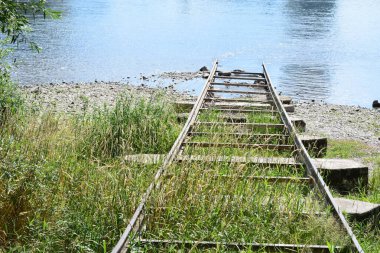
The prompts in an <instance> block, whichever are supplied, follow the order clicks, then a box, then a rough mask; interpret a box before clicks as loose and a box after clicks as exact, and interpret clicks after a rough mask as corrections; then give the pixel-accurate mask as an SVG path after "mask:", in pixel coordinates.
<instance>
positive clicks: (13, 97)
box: [0, 67, 23, 126]
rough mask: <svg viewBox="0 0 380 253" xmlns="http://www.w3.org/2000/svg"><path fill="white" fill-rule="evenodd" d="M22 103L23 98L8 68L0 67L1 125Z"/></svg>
mask: <svg viewBox="0 0 380 253" xmlns="http://www.w3.org/2000/svg"><path fill="white" fill-rule="evenodd" d="M22 105H23V100H22V98H21V96H20V93H19V90H18V88H17V87H16V85H15V84H14V83H13V82H12V81H11V79H10V75H9V72H8V70H7V69H2V68H1V67H0V126H1V125H2V124H3V123H4V122H5V121H6V120H7V118H8V117H9V116H10V115H12V114H14V113H15V112H16V111H17V110H18V109H19V108H20V107H21V106H22Z"/></svg>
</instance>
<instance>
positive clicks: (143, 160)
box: [124, 154, 165, 164]
mask: <svg viewBox="0 0 380 253" xmlns="http://www.w3.org/2000/svg"><path fill="white" fill-rule="evenodd" d="M164 158H165V155H163V154H137V155H126V156H125V157H124V161H125V162H126V163H140V164H158V163H159V162H161V161H163V159H164Z"/></svg>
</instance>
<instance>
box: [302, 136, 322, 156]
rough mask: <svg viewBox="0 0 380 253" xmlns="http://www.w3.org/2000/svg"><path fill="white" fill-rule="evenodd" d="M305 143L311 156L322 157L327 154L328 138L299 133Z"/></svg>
mask: <svg viewBox="0 0 380 253" xmlns="http://www.w3.org/2000/svg"><path fill="white" fill-rule="evenodd" d="M299 137H300V139H301V141H302V143H303V145H304V146H305V148H306V149H307V151H308V152H309V154H310V156H311V157H315V158H321V157H324V156H326V151H327V138H326V137H319V136H311V135H299Z"/></svg>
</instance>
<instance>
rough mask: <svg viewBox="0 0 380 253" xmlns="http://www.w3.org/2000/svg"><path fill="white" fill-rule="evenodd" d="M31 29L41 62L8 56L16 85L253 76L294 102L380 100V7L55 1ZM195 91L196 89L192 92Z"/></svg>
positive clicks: (343, 0)
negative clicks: (167, 75)
mask: <svg viewBox="0 0 380 253" xmlns="http://www.w3.org/2000/svg"><path fill="white" fill-rule="evenodd" d="M52 5H53V7H55V8H56V9H60V10H62V11H63V17H62V19H61V20H58V21H52V20H40V19H37V20H36V21H34V22H33V26H34V29H35V30H34V32H33V33H32V34H31V37H32V39H34V40H35V41H36V42H37V43H39V45H40V46H41V47H43V49H44V50H43V52H42V53H40V54H38V55H37V54H35V53H32V52H30V51H29V50H22V49H19V50H18V51H17V52H16V57H17V65H18V67H17V68H16V69H14V75H15V77H16V78H17V79H18V80H19V82H20V83H21V84H36V83H49V82H57V81H75V82H80V81H94V80H95V79H97V80H103V81H120V80H122V79H123V78H126V77H128V76H136V75H139V73H147V74H153V73H159V72H162V71H195V70H198V69H199V68H200V67H202V66H203V65H207V66H211V63H212V61H213V60H214V59H216V58H217V59H219V61H220V63H221V68H224V69H227V70H228V69H234V68H240V69H245V70H252V71H261V67H260V66H261V63H262V62H265V63H266V65H267V67H268V70H269V73H270V74H271V77H272V79H273V81H274V84H275V85H276V86H277V87H278V90H279V91H282V93H283V94H287V95H290V96H293V97H295V98H296V99H300V100H311V99H314V100H317V101H318V100H324V101H326V102H331V103H338V104H351V105H361V106H367V107H369V106H370V105H371V103H372V101H373V100H374V99H380V84H379V79H380V78H379V77H380V50H379V49H380V29H379V28H378V26H379V25H380V1H376V0H363V1H357V0H277V1H276V0H246V1H244V0H240V1H238V0H218V1H216V0H208V1H206V0H203V1H202V0H161V1H153V0H151V1H147V0H137V1H136V0H135V1H132V0H59V1H55V2H54V3H53V4H52ZM199 85H202V81H201V82H200V83H199Z"/></svg>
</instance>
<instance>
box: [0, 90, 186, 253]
mask: <svg viewBox="0 0 380 253" xmlns="http://www.w3.org/2000/svg"><path fill="white" fill-rule="evenodd" d="M34 111H35V110H31V108H24V109H21V108H20V109H19V110H17V111H16V110H15V111H14V113H13V114H12V115H11V116H9V117H7V119H6V120H3V121H2V122H3V123H2V128H1V129H0V157H1V159H0V213H1V216H0V252H1V251H16V252H103V251H104V250H106V251H109V250H111V249H112V247H113V245H115V243H116V241H117V240H118V238H119V235H120V231H122V230H123V229H124V228H125V227H126V225H127V223H128V221H129V219H130V217H131V215H132V213H133V211H134V209H135V208H136V206H137V205H138V203H139V201H140V198H141V194H142V193H143V192H144V191H145V189H146V188H147V186H148V185H149V183H150V182H151V181H152V180H153V175H154V173H155V172H156V170H157V167H158V166H159V165H149V166H148V165H145V166H144V165H141V164H131V163H125V162H124V161H123V156H124V155H125V154H130V153H167V152H168V151H169V149H170V147H171V145H172V144H173V142H174V141H175V138H176V137H177V135H178V133H179V130H180V128H181V126H180V125H179V124H177V123H176V118H175V114H174V112H173V110H172V108H171V106H170V104H169V103H167V101H165V100H164V99H163V97H162V96H161V95H159V94H156V95H153V96H152V97H150V98H149V99H146V98H142V97H130V96H127V95H125V96H122V97H120V98H119V99H118V101H117V103H116V106H115V107H114V108H101V109H98V110H96V111H95V112H94V113H86V114H85V115H67V114H59V113H52V112H42V113H38V114H37V113H35V112H34Z"/></svg>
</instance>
